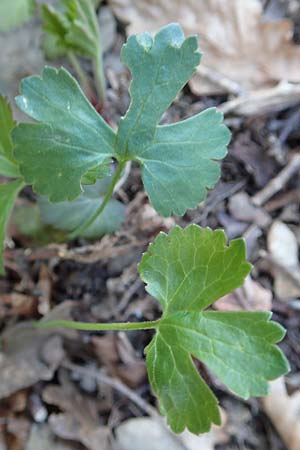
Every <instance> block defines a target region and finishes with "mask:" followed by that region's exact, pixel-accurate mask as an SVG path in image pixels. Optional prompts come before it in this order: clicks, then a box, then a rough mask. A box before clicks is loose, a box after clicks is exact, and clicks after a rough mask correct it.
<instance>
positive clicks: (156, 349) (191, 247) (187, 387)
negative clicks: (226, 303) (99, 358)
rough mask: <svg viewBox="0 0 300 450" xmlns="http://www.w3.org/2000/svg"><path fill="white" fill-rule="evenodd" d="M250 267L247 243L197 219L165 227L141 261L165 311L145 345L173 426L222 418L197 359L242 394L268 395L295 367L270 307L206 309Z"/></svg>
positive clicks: (205, 424)
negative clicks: (228, 240) (271, 386)
mask: <svg viewBox="0 0 300 450" xmlns="http://www.w3.org/2000/svg"><path fill="white" fill-rule="evenodd" d="M250 269H251V265H250V264H249V263H247V262H246V255H245V244H244V241H243V240H242V239H236V240H234V241H232V242H231V243H230V245H229V246H227V245H226V236H225V234H224V232H223V231H221V230H217V231H212V230H210V229H209V228H206V229H203V228H200V227H199V226H197V225H191V226H189V227H187V228H186V229H184V230H183V229H181V228H180V227H175V228H174V229H173V230H172V231H171V232H170V234H169V235H166V234H164V233H161V234H160V235H159V236H158V237H157V238H156V240H155V242H154V243H153V244H152V245H150V246H149V250H148V252H147V253H145V254H144V255H143V258H142V261H141V263H140V265H139V272H140V275H141V278H142V279H143V281H144V282H145V283H147V287H146V288H147V291H148V292H149V293H150V294H151V295H153V296H154V297H156V298H157V300H158V301H159V302H160V303H161V305H162V309H163V316H162V319H161V321H160V322H159V325H158V327H157V333H156V335H155V336H154V338H153V340H152V341H151V343H150V344H149V346H148V347H147V348H146V355H147V368H148V373H149V378H150V382H151V385H152V389H153V391H154V392H155V393H156V395H157V396H158V398H159V400H160V404H161V409H162V412H163V413H164V414H166V416H167V419H168V423H169V424H170V426H171V428H172V429H173V431H174V432H176V433H179V432H181V431H183V429H184V428H185V427H187V428H188V429H189V430H190V431H191V432H193V433H196V434H197V433H202V432H205V431H208V429H209V428H210V425H211V424H212V423H216V424H218V423H219V421H220V418H219V413H218V408H217V402H216V399H215V398H214V396H213V394H212V392H211V391H210V390H209V389H208V387H207V386H205V389H204V383H203V380H202V378H200V376H198V375H197V373H196V369H195V366H194V365H193V362H192V359H191V357H192V356H193V357H194V358H197V359H199V360H200V361H202V362H203V363H204V364H206V365H207V366H208V367H209V368H210V369H211V370H212V371H213V372H214V373H215V374H216V375H217V376H218V377H219V378H220V380H221V381H222V382H223V383H224V384H225V385H226V386H227V387H228V388H229V389H230V390H232V391H233V392H235V393H236V394H237V395H239V396H241V397H243V398H245V399H247V398H248V397H249V396H250V395H254V396H260V395H265V394H266V393H267V390H268V385H267V382H268V381H269V380H273V379H275V378H277V377H278V376H280V375H282V374H284V373H286V372H287V371H288V370H289V365H288V362H287V360H286V359H285V357H284V355H283V354H282V352H281V351H280V349H279V348H277V347H275V346H274V344H276V343H277V342H279V341H280V340H281V339H282V338H283V337H284V334H285V331H284V329H283V328H282V327H281V326H280V325H278V324H276V323H274V322H270V318H271V313H269V312H262V311H261V312H232V313H223V312H212V311H208V312H203V310H204V309H205V308H206V307H208V306H209V305H211V304H212V303H213V302H214V301H215V300H217V299H218V298H219V297H221V296H223V295H225V294H227V293H229V292H231V291H232V290H233V289H235V288H237V287H239V286H241V284H242V283H243V280H244V278H245V277H246V276H247V274H248V273H249V271H250Z"/></svg>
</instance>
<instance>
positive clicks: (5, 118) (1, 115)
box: [0, 95, 20, 178]
mask: <svg viewBox="0 0 300 450" xmlns="http://www.w3.org/2000/svg"><path fill="white" fill-rule="evenodd" d="M14 126H15V122H14V120H13V116H12V111H11V109H10V106H9V103H8V102H7V101H6V100H5V98H4V97H2V96H1V95H0V175H4V176H6V177H12V178H14V177H19V176H20V173H19V169H18V166H17V162H16V161H15V159H14V157H13V153H12V150H13V145H12V141H11V136H10V135H11V131H12V129H13V128H14Z"/></svg>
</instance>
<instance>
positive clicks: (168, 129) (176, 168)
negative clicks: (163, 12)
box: [13, 8, 230, 216]
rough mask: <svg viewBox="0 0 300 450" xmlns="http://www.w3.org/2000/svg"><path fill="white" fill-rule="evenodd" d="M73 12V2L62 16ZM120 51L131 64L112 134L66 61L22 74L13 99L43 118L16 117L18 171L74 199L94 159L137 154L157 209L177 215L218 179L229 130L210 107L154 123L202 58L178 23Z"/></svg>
mask: <svg viewBox="0 0 300 450" xmlns="http://www.w3.org/2000/svg"><path fill="white" fill-rule="evenodd" d="M72 14H74V13H73V12H72V8H71V9H70V11H69V13H68V15H67V19H66V20H71V19H70V17H71V18H72V17H73V16H72ZM58 17H59V16H58ZM63 27H64V20H63V19H57V21H56V22H54V21H53V24H52V28H53V29H58V30H60V28H62V29H63ZM122 59H123V61H124V62H125V64H127V66H128V67H129V69H130V70H131V72H132V82H131V87H130V94H131V104H130V107H129V109H128V112H127V114H126V115H125V117H124V118H123V119H121V120H120V124H119V128H118V132H117V136H115V134H114V132H113V131H112V130H111V129H110V127H109V126H108V125H107V124H105V123H104V121H103V120H102V119H101V118H100V117H99V116H98V115H97V113H96V112H95V111H94V109H93V108H92V107H91V105H89V104H88V100H87V99H86V98H85V97H84V96H83V94H82V92H81V91H80V90H79V88H78V85H77V83H76V82H75V81H74V79H73V78H72V77H71V75H70V74H69V73H68V72H66V71H65V70H64V69H60V70H59V71H56V70H55V69H50V68H46V69H45V70H44V72H43V75H42V78H40V77H29V78H27V79H25V80H24V81H23V84H22V95H21V97H19V98H17V103H18V105H19V106H20V107H21V109H23V111H25V112H26V113H27V114H28V115H30V116H31V117H33V118H35V119H36V120H38V121H40V122H42V123H41V124H40V125H33V124H31V125H28V124H26V125H21V126H20V127H19V128H18V129H17V130H16V131H15V132H14V134H13V136H14V139H15V144H16V152H15V156H16V158H17V160H18V161H19V162H20V165H21V173H22V175H23V176H24V178H25V180H26V182H27V183H29V184H33V188H34V189H35V190H36V192H37V193H39V194H40V195H45V196H47V197H48V198H49V199H50V200H51V201H63V200H68V199H70V200H72V199H74V198H76V196H78V195H79V193H80V192H81V187H80V184H84V183H87V182H93V181H94V180H95V177H93V176H92V177H90V176H89V175H86V176H85V174H87V173H88V172H89V171H90V170H91V169H93V168H95V167H96V166H98V169H99V167H100V171H101V170H102V168H101V165H103V164H104V161H105V160H106V161H107V160H108V159H109V158H110V157H115V158H116V159H117V160H118V162H119V164H122V165H124V164H125V163H126V161H128V160H135V161H137V162H138V163H139V164H140V166H141V168H142V178H143V182H144V185H145V188H146V190H147V193H148V195H149V197H150V200H151V202H152V204H153V205H154V207H155V209H156V210H157V211H158V213H160V214H161V215H163V216H169V215H171V214H173V213H175V214H178V215H182V214H184V213H185V211H186V210H187V209H188V208H194V207H196V206H197V205H198V203H199V202H201V201H202V200H203V199H204V198H205V195H206V190H207V189H208V188H211V187H213V185H214V184H215V183H216V181H217V180H218V178H219V175H220V169H219V164H218V162H217V161H216V160H218V159H221V158H223V157H224V156H225V154H226V146H227V144H228V142H229V138H230V133H229V130H228V129H227V127H226V126H225V125H224V124H223V123H222V120H223V116H222V114H221V113H219V112H217V110H216V109H215V108H211V109H208V110H206V111H204V112H202V113H200V114H197V115H195V116H194V117H191V118H189V119H187V120H183V121H182V122H179V123H175V124H173V125H165V126H160V125H158V123H159V121H160V119H161V116H162V114H163V113H164V111H165V110H166V108H168V106H169V105H170V103H171V102H172V101H173V100H174V98H175V97H176V95H177V94H178V92H179V91H180V89H182V87H183V86H184V85H185V84H186V83H187V81H188V80H189V78H190V77H191V75H192V74H193V73H194V71H195V69H196V66H197V64H198V63H199V61H200V54H199V53H198V52H197V39H196V37H194V36H191V37H188V38H187V39H185V38H184V35H183V32H182V30H181V28H180V26H179V25H177V24H171V25H168V26H167V27H165V28H163V29H162V30H160V31H159V32H158V33H157V34H156V36H155V37H154V38H152V37H151V36H150V35H149V34H147V33H144V34H142V35H139V36H132V37H130V38H129V39H128V42H127V44H126V45H125V46H124V47H123V51H122ZM95 146H96V147H97V148H96V149H95ZM98 169H97V170H98ZM88 178H89V179H88Z"/></svg>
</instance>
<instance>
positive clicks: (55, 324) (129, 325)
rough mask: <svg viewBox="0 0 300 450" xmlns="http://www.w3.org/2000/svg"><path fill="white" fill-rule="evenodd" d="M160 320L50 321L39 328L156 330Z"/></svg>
mask: <svg viewBox="0 0 300 450" xmlns="http://www.w3.org/2000/svg"><path fill="white" fill-rule="evenodd" d="M159 322H160V320H154V321H149V322H116V323H88V322H75V321H72V320H50V321H45V322H37V324H36V327H37V328H72V329H73V330H80V331H132V330H149V329H155V328H157V326H158V325H159Z"/></svg>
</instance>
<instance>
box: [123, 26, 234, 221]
mask: <svg viewBox="0 0 300 450" xmlns="http://www.w3.org/2000/svg"><path fill="white" fill-rule="evenodd" d="M122 60H123V62H124V63H125V64H126V65H127V66H128V67H129V69H130V71H131V73H132V82H131V86H130V95H131V104H130V107H129V110H128V112H127V114H126V116H125V117H124V118H123V119H121V121H120V125H119V129H118V133H117V143H116V152H117V154H119V155H120V156H121V157H123V158H128V159H135V160H137V161H138V162H139V163H140V164H141V167H142V177H143V182H144V185H145V188H146V190H147V193H148V195H149V197H150V200H151V202H152V204H153V206H154V207H155V209H156V210H157V211H158V212H159V214H161V215H163V216H169V215H171V214H172V213H175V214H178V215H182V214H184V213H185V211H186V210H187V209H188V208H194V207H196V206H197V204H198V203H200V202H201V201H202V200H203V199H204V198H205V196H206V189H207V188H211V187H213V186H214V184H215V183H216V181H217V180H218V178H219V176H220V170H219V166H218V164H217V163H216V162H215V160H216V159H221V158H223V157H224V156H225V154H226V146H227V144H228V142H229V139H230V133H229V130H228V129H227V128H226V127H225V125H223V124H222V119H223V116H222V114H221V113H218V112H217V111H216V110H215V109H214V108H212V109H209V110H207V111H205V112H204V113H200V114H198V115H196V116H194V117H192V118H191V119H188V120H185V121H183V122H180V123H176V124H174V125H167V126H158V123H159V121H160V119H161V116H162V114H163V113H164V112H165V110H166V109H167V108H168V106H169V105H170V104H171V102H172V101H173V100H174V98H175V97H176V95H177V94H178V93H179V91H180V90H181V89H182V88H183V86H184V85H185V84H186V83H187V81H188V80H189V79H190V77H191V76H192V74H193V73H194V72H195V70H196V67H197V65H198V64H199V62H200V53H199V52H197V38H196V37H195V36H190V37H188V38H187V39H184V35H183V32H182V29H181V28H180V26H179V25H177V24H171V25H168V26H166V27H165V28H162V29H161V30H160V31H159V32H158V33H157V34H156V36H155V38H152V37H151V36H150V35H149V34H148V33H144V34H142V35H139V36H131V37H130V38H129V39H128V42H127V44H126V45H124V47H123V50H122Z"/></svg>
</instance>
